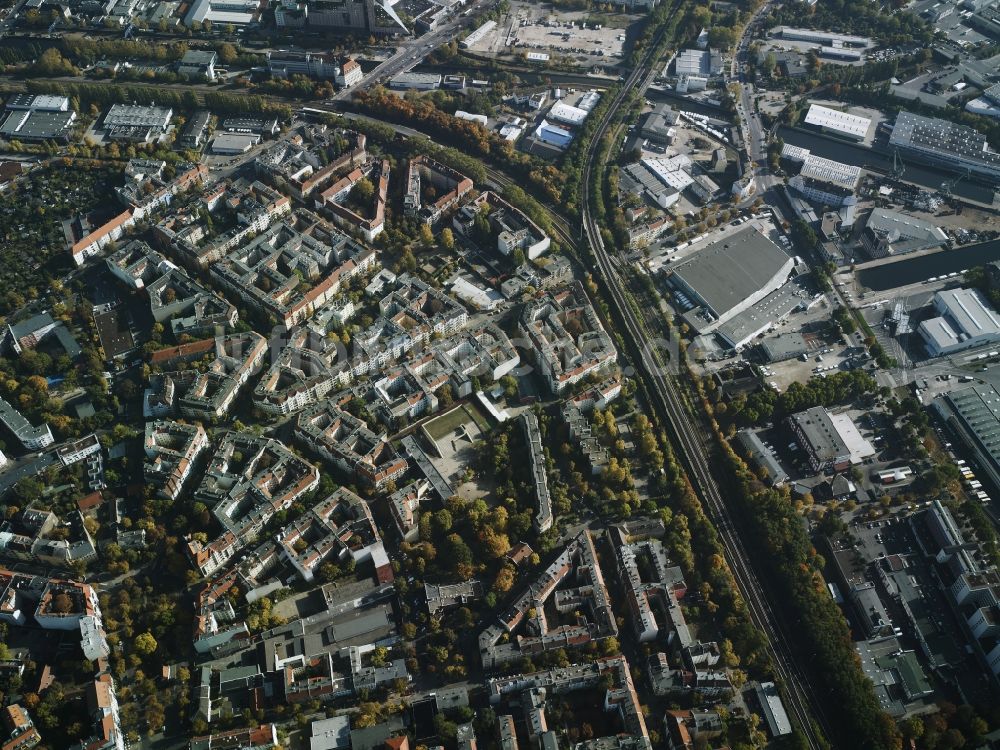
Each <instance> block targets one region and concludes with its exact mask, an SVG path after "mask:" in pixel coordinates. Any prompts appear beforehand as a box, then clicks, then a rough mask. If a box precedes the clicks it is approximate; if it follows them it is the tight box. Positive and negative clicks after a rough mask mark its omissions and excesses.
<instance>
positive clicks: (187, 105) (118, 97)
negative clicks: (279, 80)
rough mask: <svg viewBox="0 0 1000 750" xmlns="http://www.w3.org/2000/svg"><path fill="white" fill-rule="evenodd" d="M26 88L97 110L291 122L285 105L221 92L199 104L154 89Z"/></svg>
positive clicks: (189, 95)
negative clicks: (133, 107)
mask: <svg viewBox="0 0 1000 750" xmlns="http://www.w3.org/2000/svg"><path fill="white" fill-rule="evenodd" d="M27 89H28V92H29V93H32V94H43V93H47V94H61V95H63V96H69V97H75V98H76V100H77V101H79V102H80V103H82V104H83V105H87V104H95V105H97V106H99V107H103V106H106V105H110V104H133V103H136V104H156V105H160V106H164V107H173V108H175V109H178V110H186V111H190V110H194V109H198V108H199V107H202V106H204V107H206V108H208V109H210V110H212V111H213V112H216V113H220V114H265V115H274V116H276V117H279V118H281V119H284V120H288V119H291V116H292V109H291V107H290V106H288V105H286V104H275V103H274V102H272V101H270V100H268V99H265V98H263V97H260V96H254V95H249V96H248V95H246V94H229V93H225V92H222V91H210V92H207V93H206V94H205V95H204V97H203V98H204V101H203V102H200V101H199V99H198V95H197V94H196V93H195V92H194V91H190V90H188V91H178V90H175V89H165V88H157V87H156V86H142V85H129V84H126V85H115V86H108V85H103V84H92V83H68V82H63V81H28V83H27Z"/></svg>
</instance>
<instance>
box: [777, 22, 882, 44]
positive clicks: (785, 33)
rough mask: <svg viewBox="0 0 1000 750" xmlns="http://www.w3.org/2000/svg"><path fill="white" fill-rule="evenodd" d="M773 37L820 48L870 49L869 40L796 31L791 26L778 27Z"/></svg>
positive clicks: (818, 32)
mask: <svg viewBox="0 0 1000 750" xmlns="http://www.w3.org/2000/svg"><path fill="white" fill-rule="evenodd" d="M774 35H775V36H778V37H781V38H782V39H788V40H789V41H795V42H810V43H812V44H818V45H820V46H822V47H870V46H871V43H872V42H871V39H869V38H868V37H864V36H852V35H851V34H835V33H833V32H832V31H815V30H813V29H796V28H793V27H791V26H779V27H778V28H776V29H775V30H774Z"/></svg>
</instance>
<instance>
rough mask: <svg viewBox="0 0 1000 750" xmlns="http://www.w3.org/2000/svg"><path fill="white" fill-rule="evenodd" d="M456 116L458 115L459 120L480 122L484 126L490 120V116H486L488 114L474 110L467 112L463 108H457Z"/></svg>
mask: <svg viewBox="0 0 1000 750" xmlns="http://www.w3.org/2000/svg"><path fill="white" fill-rule="evenodd" d="M455 117H457V118H458V119H459V120H468V121H469V122H478V123H479V124H480V125H482V126H483V127H486V123H487V122H488V118H487V117H486V115H477V114H475V113H474V112H466V111H464V110H461V109H458V110H455Z"/></svg>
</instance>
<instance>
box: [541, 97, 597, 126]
mask: <svg viewBox="0 0 1000 750" xmlns="http://www.w3.org/2000/svg"><path fill="white" fill-rule="evenodd" d="M589 114H590V112H588V111H587V110H585V109H580V108H579V107H573V106H571V105H569V104H563V103H562V102H556V103H555V104H553V105H552V109H550V110H549V114H548V119H549V120H554V121H555V122H561V123H564V124H566V125H573V126H575V127H579V126H580V125H582V124H583V121H584V120H586V119H587V115H589Z"/></svg>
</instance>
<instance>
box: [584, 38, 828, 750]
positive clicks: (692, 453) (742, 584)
mask: <svg viewBox="0 0 1000 750" xmlns="http://www.w3.org/2000/svg"><path fill="white" fill-rule="evenodd" d="M658 43H659V42H658V41H657V42H656V43H654V44H651V45H650V53H648V54H649V56H647V58H646V59H645V60H644V61H643V63H641V64H639V65H637V66H636V68H635V70H634V71H633V72H632V74H631V75H630V76H629V77H628V79H627V80H626V81H625V83H624V85H623V86H622V88H621V89H620V90H619V92H618V94H617V98H616V100H615V101H614V102H613V103H612V106H611V107H609V108H608V110H607V112H606V113H605V114H604V117H603V119H602V121H601V122H600V124H599V127H598V130H597V132H596V133H595V135H594V138H593V140H592V142H591V146H590V150H589V151H588V153H587V160H586V162H585V164H584V171H583V179H582V193H583V229H584V235H585V241H586V242H587V244H588V245H589V247H590V249H591V251H592V252H593V254H594V257H595V259H596V261H597V270H599V272H600V274H601V276H602V277H603V278H604V282H605V287H606V288H607V290H608V292H609V294H610V297H611V299H610V300H609V301H610V302H611V303H612V305H613V308H614V309H616V310H617V312H618V315H619V318H620V320H621V322H622V323H623V324H624V326H625V329H626V331H625V332H627V334H628V335H627V336H626V337H625V338H626V340H627V341H629V342H630V344H631V345H632V346H633V347H634V348H635V350H636V351H635V354H636V355H637V356H636V357H635V364H636V365H637V366H638V369H639V370H640V372H641V375H642V376H644V379H645V380H646V382H647V385H648V387H649V393H650V395H651V396H652V398H653V401H654V402H655V403H654V407H655V408H657V409H658V410H659V412H660V413H661V415H662V416H663V417H664V418H665V419H666V421H667V423H669V424H670V426H671V428H672V430H673V433H674V439H675V443H676V448H677V449H678V451H679V454H680V458H681V460H682V461H683V463H684V464H685V466H686V468H687V470H688V473H689V476H690V478H691V480H692V484H693V485H694V487H695V490H696V492H697V493H698V495H699V497H700V499H701V501H702V503H703V505H704V506H705V507H706V508H707V509H708V511H709V514H710V517H711V519H712V521H713V523H714V524H715V526H716V530H717V531H718V533H719V537H720V539H721V541H722V544H723V547H724V550H725V554H726V558H727V562H728V563H729V566H730V569H731V570H732V572H733V576H734V578H735V579H736V583H737V585H738V586H739V588H740V591H741V593H742V595H743V598H744V600H745V601H746V603H747V607H748V609H749V611H750V616H751V618H752V620H753V622H754V624H755V625H756V626H757V627H758V628H760V630H761V632H763V633H764V634H765V636H766V638H767V641H768V650H769V652H770V656H771V660H772V663H773V666H774V671H775V673H776V676H777V677H778V678H779V679H780V680H781V682H782V683H783V685H784V687H785V691H786V693H785V694H786V696H787V703H788V704H789V708H790V709H791V713H792V714H793V715H794V716H795V719H796V723H797V724H798V725H799V728H800V730H801V732H802V734H803V736H804V737H805V739H806V741H807V742H808V744H809V746H810V748H812V749H813V750H820V749H821V748H823V747H825V746H826V742H825V741H824V738H823V737H821V736H820V731H823V732H824V733H825V734H826V735H827V736H829V731H828V730H827V729H826V728H825V727H823V728H822V729H821V730H817V727H816V723H814V721H813V717H816V718H817V720H818V721H820V722H823V723H824V724H825V721H824V718H823V712H822V706H821V703H820V701H819V700H818V697H817V695H816V693H815V691H814V690H813V687H812V685H811V684H810V682H809V680H808V678H807V677H806V676H805V674H804V673H803V672H802V671H801V669H800V668H799V666H798V664H797V663H796V662H795V660H794V658H793V655H792V652H791V649H790V648H789V646H788V641H789V635H790V634H789V633H788V631H787V628H786V627H785V625H784V624H783V623H782V622H781V620H780V618H779V617H778V616H777V615H776V613H775V612H774V610H773V609H772V607H771V606H770V604H769V602H768V600H767V597H766V595H765V592H764V589H763V587H762V585H761V583H760V580H759V578H758V577H757V573H756V571H755V569H754V567H753V565H752V563H751V562H750V556H749V555H748V553H747V550H746V548H745V546H744V544H743V540H742V539H741V538H740V537H739V536H738V535H737V534H736V533H735V531H734V524H733V523H732V518H731V514H730V512H729V509H728V507H727V506H726V503H725V501H724V500H723V497H722V493H721V491H720V488H719V484H718V482H717V481H716V479H715V477H714V476H713V474H712V470H711V467H710V465H709V459H708V456H709V446H708V445H706V443H705V441H704V437H705V434H706V432H707V431H703V430H702V425H700V424H699V423H698V420H695V419H692V418H691V416H690V415H689V414H688V413H687V412H686V410H685V407H684V399H683V397H682V394H681V392H680V390H679V388H678V385H677V383H676V381H675V379H674V377H673V375H672V373H670V372H669V371H668V370H667V367H666V366H665V363H664V362H663V361H661V358H660V356H659V354H658V352H657V350H656V349H653V348H651V347H649V346H647V345H645V344H644V342H652V341H654V340H655V337H654V336H651V335H650V333H649V326H648V324H647V322H646V320H645V319H642V318H640V316H639V315H638V314H637V313H636V311H635V309H634V308H633V306H632V303H631V300H630V299H629V298H628V295H627V293H626V291H625V290H626V285H625V283H624V281H623V279H622V277H621V275H620V273H619V271H618V268H617V263H616V258H614V257H613V256H611V255H610V254H609V253H608V251H607V249H606V248H605V247H604V242H603V240H602V238H601V233H600V227H599V226H598V224H597V222H596V220H595V219H594V217H593V214H592V213H591V210H590V190H591V178H592V174H593V169H594V160H595V158H594V157H595V155H596V151H597V148H598V144H599V142H600V141H601V139H602V138H603V137H604V135H605V133H606V132H607V131H608V128H609V127H610V125H611V123H612V122H613V121H614V115H615V112H616V111H617V110H618V108H619V107H620V106H621V104H622V103H623V102H624V101H625V99H626V97H627V96H628V94H629V92H630V91H631V90H632V89H634V88H635V87H637V86H638V87H639V92H640V94H641V93H644V92H645V89H646V88H648V86H649V84H650V83H651V82H652V80H653V78H654V77H655V70H656V68H655V66H654V63H655V60H654V59H652V57H653V56H654V54H655V50H656V47H657V46H658ZM602 166H603V165H602Z"/></svg>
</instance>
